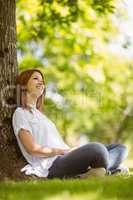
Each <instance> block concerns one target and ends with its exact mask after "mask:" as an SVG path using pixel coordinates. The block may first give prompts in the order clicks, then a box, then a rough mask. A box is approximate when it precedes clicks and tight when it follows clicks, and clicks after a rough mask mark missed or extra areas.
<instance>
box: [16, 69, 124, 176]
mask: <svg viewBox="0 0 133 200" xmlns="http://www.w3.org/2000/svg"><path fill="white" fill-rule="evenodd" d="M45 90H46V85H45V81H44V77H43V74H42V73H41V71H40V70H38V69H29V70H26V71H23V72H22V73H21V74H20V75H19V76H18V77H17V93H18V94H17V99H19V103H18V105H17V108H16V110H15V111H14V113H13V118H12V123H13V129H14V134H15V136H16V138H17V142H18V145H19V147H20V150H21V152H22V154H23V156H24V157H25V159H26V161H27V165H26V166H24V167H23V168H22V169H21V171H22V172H25V174H26V175H36V176H38V177H47V178H48V179H52V178H61V179H62V178H71V177H73V178H76V177H79V176H81V177H84V175H85V174H88V176H89V174H91V173H95V174H96V175H105V174H106V172H107V171H108V172H110V174H111V173H115V172H118V171H121V170H122V167H121V166H120V164H121V163H122V161H123V160H124V159H125V158H126V157H127V148H126V147H125V145H123V144H110V145H104V144H102V143H98V142H90V143H88V144H86V145H83V146H80V147H74V148H71V147H70V146H68V145H67V144H66V143H65V142H64V141H63V139H62V137H61V136H60V134H59V132H58V130H57V128H56V125H55V124H54V122H53V121H51V120H50V119H49V118H48V117H47V116H46V115H45V114H44V113H43V111H42V105H43V98H44V96H45Z"/></svg>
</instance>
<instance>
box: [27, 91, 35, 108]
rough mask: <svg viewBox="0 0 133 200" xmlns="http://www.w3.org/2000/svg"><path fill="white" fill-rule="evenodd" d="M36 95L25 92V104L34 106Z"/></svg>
mask: <svg viewBox="0 0 133 200" xmlns="http://www.w3.org/2000/svg"><path fill="white" fill-rule="evenodd" d="M36 103H37V97H36V96H35V95H30V94H27V105H29V106H36Z"/></svg>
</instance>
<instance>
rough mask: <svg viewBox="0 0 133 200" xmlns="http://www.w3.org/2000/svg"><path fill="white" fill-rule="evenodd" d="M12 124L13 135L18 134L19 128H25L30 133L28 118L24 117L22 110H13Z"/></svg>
mask: <svg viewBox="0 0 133 200" xmlns="http://www.w3.org/2000/svg"><path fill="white" fill-rule="evenodd" d="M12 125H13V129H14V133H15V135H18V133H19V130H20V129H21V128H23V129H26V130H28V131H30V133H32V128H31V126H30V124H29V122H28V119H27V118H26V115H24V112H23V111H21V110H16V111H15V112H14V114H13V117H12Z"/></svg>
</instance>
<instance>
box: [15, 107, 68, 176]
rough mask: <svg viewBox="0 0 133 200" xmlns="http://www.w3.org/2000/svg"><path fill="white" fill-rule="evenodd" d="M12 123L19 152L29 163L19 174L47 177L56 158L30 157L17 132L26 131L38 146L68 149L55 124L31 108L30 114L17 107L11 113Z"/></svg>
mask: <svg viewBox="0 0 133 200" xmlns="http://www.w3.org/2000/svg"><path fill="white" fill-rule="evenodd" d="M12 123H13V129H14V133H15V135H16V138H17V142H18V145H19V147H20V150H21V152H22V154H23V156H24V157H25V159H26V160H27V162H28V163H29V164H28V165H26V166H25V167H24V168H22V169H21V172H24V171H25V174H26V175H31V174H34V175H36V176H39V177H47V175H48V168H50V166H51V165H52V163H53V162H54V160H55V159H56V158H57V157H58V156H53V157H47V158H45V157H43V158H42V157H37V156H32V155H30V154H29V153H28V152H27V151H26V149H25V148H24V146H23V145H22V143H21V141H20V139H19V137H18V132H19V130H20V129H21V128H23V129H26V130H28V131H29V132H30V133H29V134H31V135H32V136H33V138H34V140H35V142H36V143H37V144H39V145H42V146H45V147H53V148H70V147H69V146H68V145H67V144H65V143H64V141H63V140H62V138H61V136H60V134H59V132H58V130H57V129H56V126H55V124H54V123H53V122H52V121H51V120H50V119H48V118H47V117H46V116H45V115H44V114H42V113H41V112H40V111H39V110H38V109H36V108H35V107H33V108H32V113H31V112H29V111H28V110H26V109H23V108H21V107H18V108H17V109H16V110H15V112H14V113H13V118H12Z"/></svg>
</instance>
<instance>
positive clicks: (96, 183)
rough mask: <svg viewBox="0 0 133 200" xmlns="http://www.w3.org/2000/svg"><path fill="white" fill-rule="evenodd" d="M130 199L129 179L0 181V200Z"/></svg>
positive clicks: (132, 178)
mask: <svg viewBox="0 0 133 200" xmlns="http://www.w3.org/2000/svg"><path fill="white" fill-rule="evenodd" d="M33 199H37V200H45V199H46V200H69V199H70V200H84V199H88V200H100V199H101V200H107V199H110V200H117V199H118V200H123V199H126V200H128V199H131V200H132V199H133V176H130V177H124V176H123V177H119V176H108V177H104V178H91V179H84V180H83V179H82V180H81V179H75V180H74V179H71V180H59V179H54V180H49V181H48V180H47V181H42V180H34V181H23V182H13V181H7V182H0V200H33Z"/></svg>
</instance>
